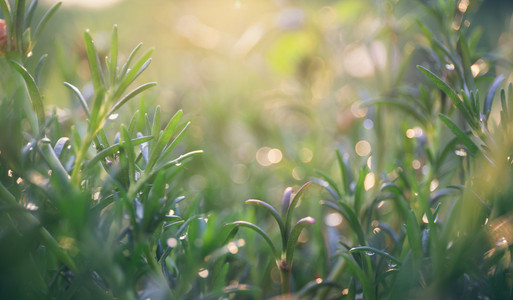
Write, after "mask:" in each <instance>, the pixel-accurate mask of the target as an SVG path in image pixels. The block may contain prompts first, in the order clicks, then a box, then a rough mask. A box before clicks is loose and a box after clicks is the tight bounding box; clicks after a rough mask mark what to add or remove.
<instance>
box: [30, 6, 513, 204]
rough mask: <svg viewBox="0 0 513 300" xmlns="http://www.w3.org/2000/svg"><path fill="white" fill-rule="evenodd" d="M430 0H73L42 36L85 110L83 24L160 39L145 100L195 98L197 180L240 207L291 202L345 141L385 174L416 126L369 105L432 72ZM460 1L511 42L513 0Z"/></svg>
mask: <svg viewBox="0 0 513 300" xmlns="http://www.w3.org/2000/svg"><path fill="white" fill-rule="evenodd" d="M46 2H47V3H52V1H50V0H47V1H46ZM420 2H421V1H397V0H380V1H376V0H372V1H371V0H342V1H285V0H274V1H271V0H258V1H251V0H246V1H239V0H219V1H206V0H193V1H159V0H151V1H130V0H125V1H121V0H118V1H114V0H111V1H105V0H103V1H90V0H87V1H85V0H84V1H79V0H64V1H63V8H62V10H61V11H60V12H59V13H58V14H57V16H56V17H55V19H54V20H53V21H52V22H51V23H50V25H49V26H50V28H49V29H48V30H47V31H46V33H45V34H47V35H46V36H45V37H46V43H44V44H45V45H44V46H40V47H39V48H40V49H39V51H41V52H52V50H51V48H53V47H56V48H57V51H58V53H60V56H57V57H55V56H54V57H50V58H49V61H50V64H54V65H55V64H57V65H59V68H51V67H49V68H48V69H50V70H54V73H53V74H51V76H49V77H48V78H47V79H45V80H46V81H45V82H44V83H45V84H46V85H47V86H49V88H48V89H47V90H46V91H47V92H46V98H47V101H48V102H53V103H55V104H57V103H58V104H59V106H60V107H68V109H67V110H65V111H62V114H63V116H66V117H69V118H72V117H76V116H77V114H80V109H78V105H77V103H62V102H63V101H69V99H71V98H70V97H69V94H68V93H69V91H68V90H67V89H66V88H65V87H64V86H63V85H62V82H63V81H68V82H73V83H77V85H79V86H80V84H78V83H80V82H81V83H82V86H84V85H86V84H87V81H88V78H89V74H88V67H87V62H86V57H85V52H84V51H83V45H82V35H81V34H77V32H79V33H80V32H82V31H83V30H84V29H86V28H88V29H90V30H91V32H92V34H93V37H94V38H95V40H96V42H97V47H98V48H99V50H100V51H102V50H103V52H104V53H106V52H105V51H107V49H108V43H109V35H110V30H111V28H112V25H113V24H118V26H119V32H120V38H119V39H120V43H121V45H120V49H121V50H122V49H132V48H133V47H134V46H135V45H136V44H137V43H138V42H143V43H144V46H145V47H155V48H156V51H155V54H154V59H153V62H152V65H151V67H150V69H149V71H148V72H147V73H146V74H145V78H143V79H141V82H142V81H143V80H144V79H147V80H151V81H157V82H158V83H159V86H158V87H157V88H156V89H154V90H153V91H152V92H151V95H150V96H145V98H143V99H142V100H140V101H142V102H144V104H143V105H146V106H147V107H151V106H152V105H154V104H157V103H158V104H159V105H161V106H162V109H163V112H164V113H165V114H166V115H168V116H170V115H172V114H173V113H174V112H175V111H176V110H178V109H183V110H184V111H185V114H186V116H187V118H188V119H190V120H191V121H192V127H191V132H190V134H189V135H188V138H187V139H188V140H187V147H188V148H189V149H204V150H205V155H204V156H203V157H202V158H201V159H196V160H195V161H194V163H193V164H191V165H190V167H189V168H190V169H193V170H191V172H189V173H188V174H187V175H186V176H187V177H188V178H187V179H186V180H187V186H188V192H190V193H192V194H193V195H195V196H198V195H201V197H203V198H204V199H202V200H203V201H201V203H202V205H204V206H205V207H204V209H205V211H209V210H211V209H214V208H222V207H225V206H226V205H229V208H230V209H237V208H238V207H239V206H240V205H241V204H242V203H243V201H244V200H245V199H247V198H261V199H266V200H268V201H278V200H279V198H280V194H281V191H282V190H283V188H284V187H285V186H287V185H297V184H301V183H304V182H305V181H306V180H307V178H308V177H309V176H312V175H314V174H315V173H314V170H315V169H320V170H323V171H324V172H326V173H330V171H331V169H330V168H331V166H332V165H333V162H334V149H336V148H338V149H339V150H340V151H341V152H342V153H345V154H344V155H346V156H348V157H349V158H350V159H351V161H352V163H353V164H354V166H355V167H360V166H363V165H364V164H366V163H368V165H371V161H373V162H374V167H373V169H375V170H376V174H379V172H391V171H392V170H393V169H394V168H395V165H394V160H393V159H392V160H386V159H385V157H386V156H387V155H391V154H392V153H393V151H394V146H393V145H394V141H393V140H388V139H387V137H388V136H389V132H390V131H392V132H393V131H396V130H403V129H404V130H405V129H407V128H408V127H405V128H396V127H397V124H395V125H394V126H395V127H391V128H386V129H385V126H384V125H385V124H382V123H383V122H387V120H382V119H381V118H379V117H378V114H376V110H375V109H370V110H369V109H367V108H365V107H360V106H359V104H360V103H361V102H362V101H365V100H369V99H373V98H376V97H381V96H387V95H390V96H391V95H393V94H394V91H397V89H400V88H401V85H403V86H404V85H405V83H407V82H408V81H411V82H415V81H414V79H415V78H417V77H418V76H419V74H418V72H417V71H416V69H415V65H416V64H420V63H422V62H424V61H426V60H427V58H426V55H425V54H423V53H422V49H418V48H419V46H418V44H419V42H421V43H422V42H423V36H422V35H421V34H420V33H419V32H420V31H419V29H418V26H417V24H416V22H415V18H424V17H426V14H427V10H425V9H424V7H423V5H421V3H420ZM461 2H462V5H463V6H461V9H462V10H463V11H465V10H467V9H474V13H476V14H478V15H480V16H481V17H476V18H474V19H475V20H476V21H479V22H480V23H481V24H476V26H475V28H478V27H479V26H480V27H482V30H483V31H484V32H486V34H484V35H483V38H482V39H481V43H484V44H485V45H486V46H487V47H491V48H495V47H496V46H497V43H498V41H499V42H502V43H508V42H509V43H511V40H509V39H510V37H508V36H505V35H503V36H501V37H500V39H499V36H498V35H499V33H500V32H502V31H503V30H507V29H509V26H510V19H509V18H508V17H506V16H508V14H509V15H510V12H511V10H512V6H513V5H512V4H511V2H510V1H485V4H483V5H479V3H478V2H476V1H471V2H472V5H474V6H472V5H470V8H468V6H469V5H468V1H461ZM497 14H500V15H501V16H503V17H500V18H499V17H497ZM431 22H432V21H431ZM472 26H474V24H473V25H472ZM473 28H474V27H473ZM50 33H51V34H50ZM416 47H417V48H416ZM125 51H128V50H125ZM503 51H504V49H503ZM497 54H499V53H497ZM500 54H501V55H503V54H504V53H500ZM125 55H128V53H125ZM35 57H38V55H35ZM70 61H71V62H72V63H70ZM483 64H485V62H483ZM476 67H479V66H477V65H476ZM82 86H80V87H82ZM62 99H64V100H62ZM137 102H138V101H134V102H133V103H132V107H131V108H125V109H126V110H132V111H133V110H135V109H136V108H137V106H138V105H139V104H138V103H137ZM390 113H392V112H390ZM120 115H121V116H124V117H125V119H119V120H115V121H113V122H125V123H127V122H128V118H129V116H130V115H131V114H130V113H125V114H123V113H121V114H120ZM390 119H393V118H390ZM389 121H390V120H388V122H389ZM405 126H406V125H405ZM417 134H419V133H418V132H417ZM394 136H397V134H395V133H394ZM390 138H392V136H391V135H390ZM371 140H372V141H374V142H373V143H372V145H371V143H370V142H369V141H371ZM385 146H386V147H385ZM385 148H386V149H385ZM369 157H372V158H369ZM385 161H387V164H388V165H387V164H385ZM419 168H420V167H419ZM375 179H378V175H376V176H375ZM374 181H375V180H374V179H373V178H369V182H368V185H367V188H368V189H370V188H371V187H372V186H373V185H374Z"/></svg>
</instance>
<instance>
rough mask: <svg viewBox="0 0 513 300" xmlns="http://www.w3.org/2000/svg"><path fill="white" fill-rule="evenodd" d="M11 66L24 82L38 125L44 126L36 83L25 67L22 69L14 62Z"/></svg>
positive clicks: (43, 116) (41, 104)
mask: <svg viewBox="0 0 513 300" xmlns="http://www.w3.org/2000/svg"><path fill="white" fill-rule="evenodd" d="M11 65H12V66H13V67H14V69H15V70H16V71H17V72H18V73H20V75H21V76H22V77H23V80H24V81H25V84H26V87H27V90H28V92H29V96H30V100H31V103H32V107H33V109H34V111H35V112H36V115H37V118H38V120H39V124H40V125H42V124H44V122H45V113H44V108H43V101H42V99H41V94H40V93H39V89H38V87H37V85H36V81H35V80H34V78H33V77H32V75H30V74H29V72H28V71H27V69H25V67H23V66H22V65H20V64H19V63H17V62H15V61H14V60H11Z"/></svg>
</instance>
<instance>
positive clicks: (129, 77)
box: [113, 49, 153, 99]
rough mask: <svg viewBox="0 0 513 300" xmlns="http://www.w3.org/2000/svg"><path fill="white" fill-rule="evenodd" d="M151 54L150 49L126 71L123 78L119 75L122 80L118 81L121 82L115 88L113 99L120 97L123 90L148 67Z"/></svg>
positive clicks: (151, 50)
mask: <svg viewBox="0 0 513 300" xmlns="http://www.w3.org/2000/svg"><path fill="white" fill-rule="evenodd" d="M152 54H153V49H150V50H148V51H146V52H145V53H144V54H143V55H142V56H141V58H139V60H138V61H137V62H136V63H135V64H134V66H133V67H132V68H130V69H129V70H127V73H126V75H125V76H123V74H121V76H122V78H121V79H120V80H121V82H120V83H119V87H118V88H117V90H116V92H115V93H114V97H113V98H114V99H117V98H118V97H120V96H121V95H122V94H123V93H124V92H125V90H126V89H127V88H128V86H129V85H130V84H131V83H132V82H133V81H134V80H135V79H136V78H137V77H138V76H139V75H140V74H141V73H142V72H143V71H144V70H145V69H146V68H147V67H148V65H149V64H150V62H151V55H152Z"/></svg>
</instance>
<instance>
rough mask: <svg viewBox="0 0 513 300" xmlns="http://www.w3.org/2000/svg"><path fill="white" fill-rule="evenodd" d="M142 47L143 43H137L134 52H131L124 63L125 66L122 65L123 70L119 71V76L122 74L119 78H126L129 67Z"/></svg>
mask: <svg viewBox="0 0 513 300" xmlns="http://www.w3.org/2000/svg"><path fill="white" fill-rule="evenodd" d="M141 47H142V43H139V44H137V46H135V48H134V49H133V50H132V52H130V55H128V59H127V61H126V63H125V64H124V65H123V67H121V70H120V71H119V76H120V77H119V79H120V80H121V79H123V78H125V76H126V74H127V71H128V67H129V66H130V64H131V63H132V60H133V59H134V57H135V55H136V54H137V52H139V49H141Z"/></svg>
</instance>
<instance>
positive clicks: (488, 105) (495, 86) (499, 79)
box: [483, 75, 504, 122]
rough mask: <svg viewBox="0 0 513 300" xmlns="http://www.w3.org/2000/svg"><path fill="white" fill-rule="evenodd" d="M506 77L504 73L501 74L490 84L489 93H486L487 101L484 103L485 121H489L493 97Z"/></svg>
mask: <svg viewBox="0 0 513 300" xmlns="http://www.w3.org/2000/svg"><path fill="white" fill-rule="evenodd" d="M503 79H504V75H500V76H499V77H497V78H495V80H494V81H493V83H492V85H491V86H490V89H488V93H487V94H486V98H485V102H484V103H483V114H484V121H485V122H486V121H488V117H490V112H491V110H492V103H493V98H494V96H495V92H496V91H497V89H498V88H499V85H500V84H501V82H502V80H503Z"/></svg>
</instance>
